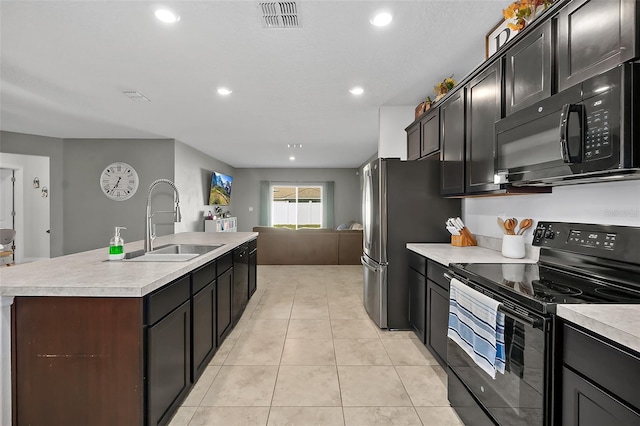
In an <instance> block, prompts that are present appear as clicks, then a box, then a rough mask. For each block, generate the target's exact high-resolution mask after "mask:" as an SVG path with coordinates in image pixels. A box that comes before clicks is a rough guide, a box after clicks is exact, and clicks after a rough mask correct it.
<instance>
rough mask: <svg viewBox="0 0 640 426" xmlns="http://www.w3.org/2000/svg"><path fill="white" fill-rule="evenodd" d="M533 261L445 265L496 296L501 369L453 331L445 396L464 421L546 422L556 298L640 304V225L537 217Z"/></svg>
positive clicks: (549, 415)
mask: <svg viewBox="0 0 640 426" xmlns="http://www.w3.org/2000/svg"><path fill="white" fill-rule="evenodd" d="M533 245H534V246H537V247H540V257H539V261H538V263H534V264H526V263H502V264H500V263H498V264H487V263H467V264H451V265H449V272H448V273H447V275H450V278H455V279H458V280H459V281H461V282H462V283H463V284H466V285H467V286H469V287H471V288H472V289H474V290H476V291H478V292H480V293H483V294H485V295H487V296H489V297H491V298H493V299H495V300H498V301H499V302H500V306H499V308H498V310H499V311H501V312H503V314H504V316H505V327H504V330H505V352H506V354H505V358H506V365H507V367H506V369H505V372H504V374H496V377H495V379H492V378H491V377H490V376H488V375H487V374H486V373H484V371H482V370H481V369H480V368H479V367H478V366H477V365H476V364H475V363H474V361H473V360H471V358H469V357H468V356H467V354H466V353H464V351H463V350H462V349H461V348H460V347H459V346H458V345H457V344H456V343H454V342H453V341H452V340H451V339H448V343H447V363H448V367H447V372H448V377H449V378H448V397H449V401H450V403H451V406H452V407H453V408H455V410H456V412H457V413H458V415H459V416H460V417H461V418H462V420H463V421H464V422H465V424H473V425H494V424H498V425H515V424H522V425H530V426H547V425H550V424H552V420H551V418H552V413H551V412H550V407H551V398H552V394H553V391H552V383H553V379H552V368H551V365H552V357H553V343H552V339H551V336H552V331H553V324H554V319H553V317H554V314H555V312H556V307H557V305H558V304H577V303H608V304H611V303H619V304H640V228H633V227H624V226H608V225H594V224H578V223H559V222H540V223H539V224H538V226H537V228H536V229H535V231H534V238H533Z"/></svg>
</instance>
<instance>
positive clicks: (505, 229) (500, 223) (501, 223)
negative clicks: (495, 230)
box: [498, 217, 507, 235]
mask: <svg viewBox="0 0 640 426" xmlns="http://www.w3.org/2000/svg"><path fill="white" fill-rule="evenodd" d="M498 226H499V227H500V230H501V231H502V233H503V234H505V235H507V228H505V227H504V220H502V218H501V217H498Z"/></svg>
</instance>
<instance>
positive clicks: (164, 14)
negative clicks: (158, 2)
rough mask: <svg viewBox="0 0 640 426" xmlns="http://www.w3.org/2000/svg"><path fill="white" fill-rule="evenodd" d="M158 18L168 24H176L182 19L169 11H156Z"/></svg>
mask: <svg viewBox="0 0 640 426" xmlns="http://www.w3.org/2000/svg"><path fill="white" fill-rule="evenodd" d="M156 18H158V19H159V20H161V21H162V22H165V23H167V24H175V23H176V22H178V21H179V20H180V17H179V16H178V15H176V14H175V13H173V12H172V11H170V10H168V9H158V10H156Z"/></svg>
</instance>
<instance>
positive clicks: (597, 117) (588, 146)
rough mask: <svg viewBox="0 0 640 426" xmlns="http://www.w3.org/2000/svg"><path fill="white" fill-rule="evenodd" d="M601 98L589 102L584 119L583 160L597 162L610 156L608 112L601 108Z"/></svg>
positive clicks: (602, 100) (602, 102) (603, 101)
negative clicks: (585, 125)
mask: <svg viewBox="0 0 640 426" xmlns="http://www.w3.org/2000/svg"><path fill="white" fill-rule="evenodd" d="M604 103H605V100H604V99H602V98H599V99H596V100H591V101H589V105H588V107H592V108H593V109H589V108H588V109H587V111H589V112H588V113H587V117H586V123H587V128H586V132H585V133H586V135H585V141H584V160H585V161H590V160H599V159H601V158H606V157H609V156H610V155H611V132H610V126H609V110H608V109H605V108H602V106H603V104H604Z"/></svg>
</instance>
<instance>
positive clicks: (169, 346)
mask: <svg viewBox="0 0 640 426" xmlns="http://www.w3.org/2000/svg"><path fill="white" fill-rule="evenodd" d="M190 305H191V304H190V302H189V301H187V302H185V303H183V304H182V305H180V306H179V307H178V308H177V309H175V310H174V311H173V312H171V313H170V314H169V315H167V316H166V317H164V318H163V319H161V320H160V321H158V322H157V323H155V324H154V325H153V326H151V327H149V328H148V329H147V356H146V358H147V402H148V410H147V421H146V423H147V425H153V426H156V425H165V424H167V423H169V420H170V418H171V414H172V413H173V412H174V409H176V408H177V407H178V406H179V405H180V403H181V402H182V399H183V398H184V397H185V396H186V394H187V392H188V391H189V389H190V386H191V325H190V324H191V309H190ZM114 409H117V407H114Z"/></svg>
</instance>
